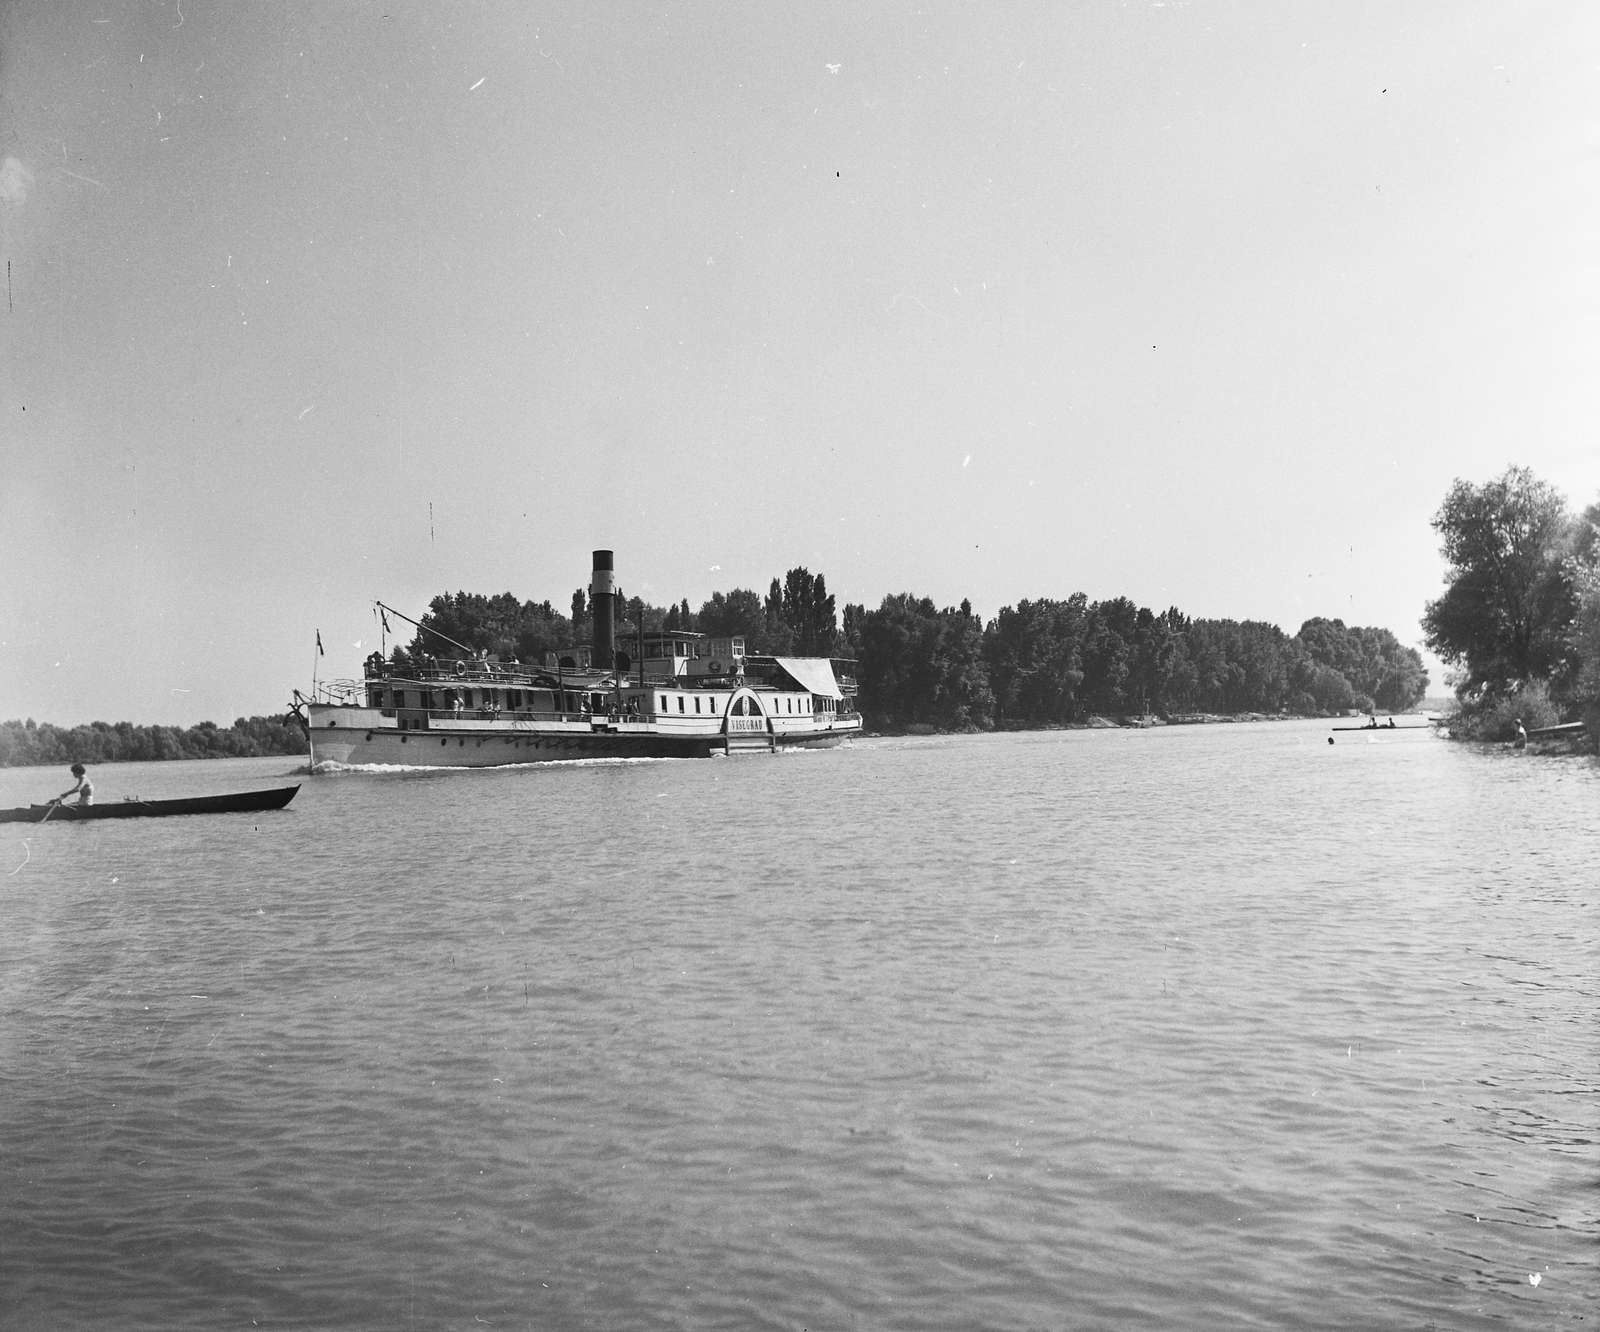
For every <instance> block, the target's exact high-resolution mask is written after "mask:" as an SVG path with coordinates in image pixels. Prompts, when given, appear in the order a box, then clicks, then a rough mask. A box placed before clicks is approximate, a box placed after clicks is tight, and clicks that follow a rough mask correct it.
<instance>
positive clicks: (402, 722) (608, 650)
mask: <svg viewBox="0 0 1600 1332" xmlns="http://www.w3.org/2000/svg"><path fill="white" fill-rule="evenodd" d="M589 596H590V602H591V605H592V606H593V620H594V624H595V632H594V642H593V643H592V644H591V645H589V646H588V647H585V648H574V649H571V650H569V651H566V652H560V653H550V654H547V656H546V658H545V660H544V661H542V662H540V663H538V664H537V665H531V664H525V663H521V662H517V661H514V660H511V661H501V660H499V659H498V658H496V657H493V656H489V655H487V654H485V653H479V654H477V655H472V654H470V653H465V652H463V653H462V654H461V655H459V656H450V655H446V656H444V657H443V658H442V659H441V658H439V657H435V656H432V655H424V656H422V657H420V659H419V658H418V654H416V653H412V654H410V655H411V660H409V661H407V662H406V663H405V664H404V665H401V664H398V663H395V662H391V661H385V660H384V659H383V657H382V656H381V655H380V654H377V653H374V654H373V655H372V656H371V657H369V658H368V659H367V663H366V668H365V675H364V678H363V679H362V680H359V681H343V682H336V683H334V684H332V685H324V686H322V688H321V689H320V691H319V695H318V697H316V698H313V699H312V700H311V701H310V702H309V704H308V705H307V708H306V720H307V725H308V730H309V732H310V740H311V761H312V764H313V766H316V765H319V764H339V765H345V766H364V765H369V764H371V765H385V766H391V765H392V766H406V767H441V768H444V767H451V768H454V767H470V768H483V767H498V766H501V765H504V764H509V763H540V762H547V761H551V760H560V759H591V758H706V757H709V756H710V755H712V754H719V753H720V754H736V753H741V752H767V753H771V752H775V751H777V750H780V749H785V748H827V747H830V746H833V745H838V744H840V743H842V742H843V741H845V740H847V739H850V738H851V737H853V736H855V735H859V734H860V732H861V714H860V713H859V712H858V711H857V710H856V702H855V694H856V676H855V663H854V662H853V661H849V660H846V659H843V658H836V657H778V656H763V655H752V654H747V653H746V652H745V646H744V640H743V639H741V638H707V637H706V636H704V635H701V634H696V633H688V632H685V631H682V630H656V631H649V632H639V631H635V633H634V634H633V635H631V636H630V646H632V647H633V649H634V651H633V652H632V653H630V652H627V651H618V650H617V644H616V636H615V628H614V625H615V615H616V605H615V603H616V601H617V598H616V595H615V589H614V584H613V574H612V555H611V552H610V551H606V550H597V551H595V553H594V573H593V579H592V582H591V583H590V588H589Z"/></svg>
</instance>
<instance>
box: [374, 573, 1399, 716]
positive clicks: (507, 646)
mask: <svg viewBox="0 0 1600 1332" xmlns="http://www.w3.org/2000/svg"><path fill="white" fill-rule="evenodd" d="M619 601H620V604H621V606H622V610H621V612H620V616H621V623H619V625H618V626H617V634H618V642H619V644H620V645H623V646H624V647H625V645H626V643H627V639H628V636H629V634H631V633H633V632H636V631H637V630H638V629H639V628H640V627H642V628H643V630H644V631H645V632H650V631H653V630H660V629H683V630H690V631H694V632H698V633H702V634H705V635H707V636H709V637H716V638H720V637H735V636H737V637H742V638H743V639H744V640H745V647H746V651H748V652H752V653H767V654H772V655H776V656H788V655H794V656H833V657H845V658H850V659H854V660H856V661H858V662H859V680H860V696H859V697H860V704H861V708H862V710H863V712H865V713H867V714H868V716H869V718H870V720H871V723H872V724H873V725H874V726H881V727H884V728H889V729H894V728H902V727H906V726H915V725H927V726H933V727H936V728H939V729H948V730H965V729H988V728H990V727H995V726H1001V727H1006V726H1024V727H1026V726H1042V725H1050V724H1069V723H1072V722H1078V721H1082V720H1084V719H1085V718H1086V717H1089V716H1091V715H1096V714H1109V715H1113V716H1127V715H1130V714H1141V715H1144V714H1153V715H1159V716H1172V715H1175V714H1185V713H1245V712H1262V713H1281V712H1284V711H1288V712H1293V713H1302V714H1309V715H1335V714H1342V713H1344V712H1346V711H1348V710H1350V709H1353V708H1354V709H1362V710H1368V711H1371V710H1378V711H1385V712H1399V711H1403V710H1404V709H1406V708H1409V707H1412V706H1414V705H1415V704H1416V703H1417V702H1418V701H1420V700H1421V698H1422V696H1423V694H1424V693H1425V691H1426V689H1427V685H1428V677H1427V673H1426V672H1425V671H1424V670H1423V666H1422V658H1421V656H1420V654H1419V653H1418V652H1417V651H1416V650H1415V649H1414V648H1409V647H1405V646H1404V645H1402V644H1401V643H1400V642H1399V641H1398V640H1397V639H1396V638H1395V636H1394V635H1393V634H1392V633H1390V632H1389V631H1388V630H1387V629H1375V628H1353V627H1347V626H1346V625H1345V624H1344V622H1343V621H1341V620H1328V619H1320V618H1319V619H1312V620H1307V621H1306V622H1305V624H1303V625H1301V627H1300V631H1299V632H1298V633H1297V634H1296V635H1294V636H1293V637H1292V638H1291V637H1289V636H1288V635H1286V634H1285V633H1284V632H1283V631H1282V630H1281V629H1279V628H1278V627H1277V626H1276V625H1272V624H1266V623H1262V622H1260V621H1253V620H1246V621H1242V622H1240V621H1234V620H1203V619H1202V620H1196V619H1191V618H1190V617H1189V616H1187V615H1185V614H1183V613H1182V612H1181V611H1179V610H1178V609H1177V608H1176V607H1172V608H1170V609H1168V610H1165V611H1161V612H1156V611H1152V610H1150V609H1148V608H1146V607H1143V606H1138V605H1135V604H1134V603H1133V602H1132V601H1130V600H1128V599H1127V598H1126V597H1118V598H1114V599H1112V600H1109V601H1093V602H1091V601H1090V600H1089V599H1088V598H1087V597H1086V596H1085V595H1084V594H1083V593H1076V594H1074V595H1073V596H1071V597H1068V598H1066V599H1065V600H1062V601H1056V600H1050V599H1041V600H1038V601H1022V602H1019V603H1018V604H1017V605H1016V606H1007V607H1005V608H1004V609H1003V610H1001V611H1000V613H999V614H998V615H997V616H995V618H994V619H992V620H990V621H989V622H988V623H985V622H984V621H983V619H982V618H981V617H980V616H978V615H976V614H975V613H974V612H973V610H972V607H971V604H970V603H969V602H966V601H963V602H962V603H961V605H960V606H959V607H944V608H940V607H938V606H936V605H935V603H934V602H933V601H931V600H929V599H928V598H926V597H917V596H915V595H913V594H911V593H896V594H892V595H889V596H886V597H884V599H883V601H882V602H881V603H880V604H879V605H878V607H877V608H876V609H872V610H869V609H867V607H866V606H864V605H859V604H851V605H846V606H845V607H844V608H843V613H842V623H841V617H840V615H839V613H838V612H837V611H836V606H835V601H834V597H833V596H832V594H831V593H829V592H828V589H827V581H826V579H825V577H824V576H823V575H822V574H812V573H811V572H810V571H809V570H807V569H805V568H795V569H790V570H789V571H788V573H786V574H785V575H784V577H783V578H782V579H781V580H780V579H777V578H774V579H773V580H772V581H771V583H770V585H769V586H768V589H767V592H766V595H765V596H762V595H761V594H760V593H758V592H756V591H754V590H753V589H750V588H735V589H733V590H732V591H729V592H713V593H712V594H711V597H710V598H709V599H708V600H706V601H705V602H703V603H702V604H701V606H700V608H699V609H698V610H693V609H691V607H690V605H689V602H688V600H687V598H685V599H684V600H683V601H682V602H680V603H677V604H675V605H669V606H654V605H651V604H650V603H648V602H646V601H644V600H642V599H641V598H638V597H634V598H631V599H629V598H627V597H625V596H619ZM592 612H593V608H592V606H591V605H590V604H589V601H588V598H587V596H586V594H585V593H584V591H583V590H582V589H579V590H578V591H576V592H574V593H573V596H572V602H571V614H570V615H564V614H562V613H560V612H558V611H557V610H556V609H555V608H554V607H553V606H551V604H550V603H549V602H548V601H545V602H539V603H535V602H531V601H525V602H519V601H518V600H517V599H516V597H514V596H513V595H512V594H510V593H502V594H501V595H499V596H496V597H487V596H483V595H481V594H477V593H468V592H457V593H454V594H448V593H447V594H444V595H442V596H439V597H435V598H434V599H433V601H432V602H431V603H430V605H429V609H428V612H427V614H425V615H424V616H423V617H422V624H423V625H424V626H426V627H427V628H428V629H431V630H435V631H437V632H439V633H443V634H446V635H448V636H449V637H450V638H452V639H455V640H456V641H458V642H460V643H462V644H463V645H465V646H466V647H468V648H469V649H471V650H473V651H477V650H480V649H482V650H486V651H489V652H492V653H496V654H497V655H500V656H502V657H508V656H513V655H514V656H516V657H517V658H518V659H519V660H525V661H537V660H539V658H540V656H541V655H542V654H543V653H544V652H545V651H547V650H557V649H561V648H565V647H568V646H570V645H571V644H572V643H574V642H582V641H586V640H587V639H588V637H589V633H590V630H591V628H592V622H591V616H592ZM437 646H438V645H437V643H435V644H433V646H432V647H431V648H430V646H429V636H428V635H426V634H424V633H423V632H421V631H419V632H418V634H417V635H416V636H415V638H414V639H413V640H412V642H411V643H410V645H409V646H408V647H403V648H400V649H397V652H396V660H397V662H398V663H402V664H403V663H404V661H405V660H406V659H407V657H408V656H409V655H411V654H414V653H423V652H429V651H433V652H435V653H437Z"/></svg>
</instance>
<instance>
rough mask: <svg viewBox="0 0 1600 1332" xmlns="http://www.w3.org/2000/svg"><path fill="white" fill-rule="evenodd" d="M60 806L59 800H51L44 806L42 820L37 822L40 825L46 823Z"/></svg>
mask: <svg viewBox="0 0 1600 1332" xmlns="http://www.w3.org/2000/svg"><path fill="white" fill-rule="evenodd" d="M60 805H61V802H60V801H59V800H52V801H51V802H50V803H49V804H48V805H46V806H45V811H44V818H42V819H40V820H39V822H40V823H45V822H47V821H48V820H49V818H50V816H51V815H52V814H54V813H55V812H56V810H57V809H58V808H59V807H60Z"/></svg>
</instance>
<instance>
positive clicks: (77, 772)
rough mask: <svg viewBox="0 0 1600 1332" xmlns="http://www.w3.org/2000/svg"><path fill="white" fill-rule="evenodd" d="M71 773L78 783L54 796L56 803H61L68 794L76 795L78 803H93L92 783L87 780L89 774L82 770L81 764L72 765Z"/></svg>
mask: <svg viewBox="0 0 1600 1332" xmlns="http://www.w3.org/2000/svg"><path fill="white" fill-rule="evenodd" d="M72 775H73V776H74V777H76V778H77V779H78V784H77V785H76V786H74V787H71V788H69V789H68V790H65V791H63V792H62V793H61V794H60V795H58V796H57V797H56V798H55V803H56V804H58V805H59V804H61V803H63V802H64V801H65V800H66V798H67V797H68V796H73V795H75V796H77V797H78V803H79V804H80V805H92V804H94V783H93V782H91V781H90V780H89V774H88V773H87V772H86V771H85V770H84V767H83V764H81V763H74V764H73V765H72Z"/></svg>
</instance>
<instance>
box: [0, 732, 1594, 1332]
mask: <svg viewBox="0 0 1600 1332" xmlns="http://www.w3.org/2000/svg"><path fill="white" fill-rule="evenodd" d="M1328 734H1329V733H1328V729H1327V726H1326V725H1325V724H1316V723H1300V722H1284V723H1261V724H1244V725H1222V726H1205V727H1171V728H1158V729H1154V730H1149V731H1101V732H1095V731H1088V732H1083V731H1080V732H1047V733H1031V734H1021V735H1017V734H1012V735H990V736H972V737H930V738H926V739H903V740H896V739H881V740H880V739H868V740H863V741H860V742H858V743H857V744H855V745H854V746H852V747H847V748H843V749H839V750H834V751H827V752H818V753H799V754H788V755H779V756H775V757H759V758H736V759H731V760H728V759H712V760H699V761H693V760H691V761H641V762H611V763H593V764H583V765H544V766H539V765H530V766H524V767H519V768H514V769H498V770H487V771H477V772H407V773H399V772H390V773H341V774H334V775H319V776H315V777H306V776H304V775H300V776H291V775H289V774H291V773H293V772H294V771H295V770H296V769H297V768H300V767H301V766H302V765H303V760H294V759H253V760H227V761H220V762H211V763H172V764H128V765H108V766H105V767H101V768H97V769H95V770H94V771H93V773H92V775H93V777H94V778H95V781H96V786H97V794H98V798H99V799H100V800H102V801H112V800H118V799H120V798H121V797H122V796H123V795H127V794H138V795H142V796H145V797H151V798H153V797H158V796H168V795H182V794H193V793H198V792H203V791H222V790H237V789H245V788H248V787H260V786H269V785H279V784H283V783H284V782H285V781H302V782H304V785H303V786H302V788H301V790H300V793H299V795H298V796H297V797H296V799H295V800H294V802H293V803H292V804H291V805H290V806H289V808H288V809H287V810H285V811H283V812H281V813H271V814H251V815H223V816H212V817H197V818H188V819H166V820H130V821H126V822H100V823H89V824H79V825H71V824H61V825H52V824H47V825H45V826H42V827H40V826H28V825H0V1325H4V1326H6V1327H18V1328H23V1327H30V1328H31V1327H45V1326H49V1327H107V1328H112V1327H115V1328H119V1329H126V1328H178V1327H193V1328H217V1327H224V1326H227V1327H250V1326H260V1327H279V1328H285V1327H328V1328H374V1329H377V1328H383V1329H389V1328H409V1327H413V1326H414V1327H422V1328H460V1329H477V1328H480V1327H483V1326H485V1325H487V1326H492V1327H501V1328H540V1329H565V1328H573V1329H580V1328H581V1329H587V1328H593V1329H607V1330H613V1329H631V1328H639V1329H658V1328H683V1329H702V1328H729V1329H763V1328H771V1329H793V1330H794V1332H799V1330H800V1329H810V1330H811V1332H816V1329H833V1328H872V1329H924V1328H949V1329H972V1328H986V1329H987V1328H995V1329H1009V1328H1016V1329H1034V1328H1163V1329H1165V1328H1174V1327H1181V1328H1185V1329H1224V1328H1227V1329H1234V1328H1241V1327H1245V1328H1251V1327H1254V1328H1279V1327H1295V1328H1348V1329H1369V1328H1375V1327H1384V1328H1434V1327H1437V1328H1450V1329H1460V1328H1477V1327H1483V1328H1530V1329H1532V1328H1540V1329H1542V1328H1550V1327H1557V1326H1566V1325H1568V1324H1573V1325H1576V1324H1578V1323H1580V1322H1583V1321H1584V1320H1585V1319H1587V1320H1588V1322H1589V1323H1592V1322H1593V1319H1594V1315H1595V1310H1596V1308H1597V1307H1600V1270H1597V1264H1596V1256H1597V1252H1600V1249H1597V1240H1600V1190H1597V1187H1596V1182H1597V1177H1600V1176H1597V1167H1600V1157H1597V1151H1596V1140H1597V1137H1600V1097H1597V1092H1600V1039H1597V1022H1600V1017H1597V1013H1600V1005H1597V997H1600V996H1597V990H1600V948H1597V931H1596V916H1597V907H1596V901H1597V899H1600V767H1597V766H1596V764H1595V763H1594V762H1593V761H1592V760H1582V759H1559V760H1557V759H1543V758H1539V757H1536V756H1533V755H1529V754H1525V753H1515V752H1513V751H1510V750H1505V749H1498V748H1484V747H1474V746H1466V745H1453V744H1449V743H1446V742H1443V741H1440V740H1438V739H1436V738H1434V737H1433V736H1432V735H1431V734H1429V733H1426V732H1423V733H1413V734H1401V735H1390V736H1381V737H1366V736H1361V735H1359V734H1356V735H1340V736H1338V737H1336V738H1337V739H1338V740H1339V742H1340V743H1338V744H1335V745H1329V744H1328V743H1327V739H1328ZM69 784H70V778H69V777H68V776H67V774H66V773H65V771H64V770H62V771H56V770H40V769H24V770H10V771H5V772H0V806H10V805H15V804H21V803H25V802H26V801H27V800H28V799H29V798H35V799H37V798H40V797H42V796H43V795H45V794H49V793H51V792H53V791H57V790H61V789H63V788H64V787H66V786H67V785H69ZM1585 1325H1588V1323H1585Z"/></svg>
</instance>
